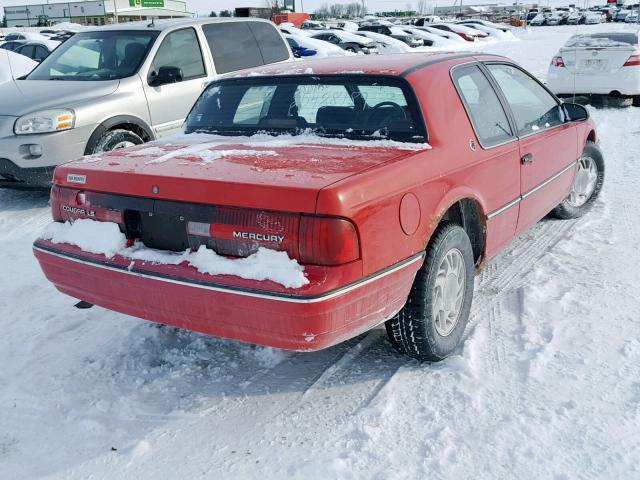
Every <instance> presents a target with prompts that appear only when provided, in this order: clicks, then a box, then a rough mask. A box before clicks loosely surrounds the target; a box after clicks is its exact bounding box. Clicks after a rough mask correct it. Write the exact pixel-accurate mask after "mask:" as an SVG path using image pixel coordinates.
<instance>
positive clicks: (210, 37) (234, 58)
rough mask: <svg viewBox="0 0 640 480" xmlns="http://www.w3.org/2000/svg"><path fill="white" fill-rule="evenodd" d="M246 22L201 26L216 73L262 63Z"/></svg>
mask: <svg viewBox="0 0 640 480" xmlns="http://www.w3.org/2000/svg"><path fill="white" fill-rule="evenodd" d="M247 23H248V22H224V23H212V24H209V25H203V26H202V30H203V31H204V35H205V37H206V38H207V43H208V44H209V48H210V49H211V55H213V63H214V64H215V66H216V71H217V72H218V73H228V72H233V71H236V70H242V69H243V68H251V67H258V66H260V65H263V64H264V62H263V61H262V55H261V54H260V49H259V48H258V44H257V43H256V39H255V37H254V36H253V34H252V33H251V30H250V29H249V25H247Z"/></svg>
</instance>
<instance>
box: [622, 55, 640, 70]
mask: <svg viewBox="0 0 640 480" xmlns="http://www.w3.org/2000/svg"><path fill="white" fill-rule="evenodd" d="M637 66H640V53H634V54H633V55H631V56H630V57H629V59H628V60H627V61H626V62H624V65H623V67H637Z"/></svg>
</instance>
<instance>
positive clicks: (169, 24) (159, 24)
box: [83, 17, 271, 32]
mask: <svg viewBox="0 0 640 480" xmlns="http://www.w3.org/2000/svg"><path fill="white" fill-rule="evenodd" d="M229 22H267V23H271V22H270V21H269V20H264V19H262V18H249V17H224V18H212V17H202V18H173V19H166V20H154V21H153V22H152V21H151V20H145V21H143V22H127V23H114V24H111V25H103V26H101V27H96V28H90V29H87V30H83V32H84V31H95V30H99V31H105V30H146V31H148V30H151V31H163V30H173V29H175V28H180V27H188V26H192V25H208V24H211V23H229Z"/></svg>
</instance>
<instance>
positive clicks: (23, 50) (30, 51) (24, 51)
mask: <svg viewBox="0 0 640 480" xmlns="http://www.w3.org/2000/svg"><path fill="white" fill-rule="evenodd" d="M34 50H35V47H34V46H33V45H25V46H24V47H20V48H17V49H16V52H18V53H19V54H20V55H24V56H25V57H29V58H31V59H33V58H34V57H35V51H34Z"/></svg>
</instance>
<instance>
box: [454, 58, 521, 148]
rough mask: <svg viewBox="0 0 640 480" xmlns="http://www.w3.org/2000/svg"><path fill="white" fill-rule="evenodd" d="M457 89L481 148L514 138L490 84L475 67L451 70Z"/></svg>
mask: <svg viewBox="0 0 640 480" xmlns="http://www.w3.org/2000/svg"><path fill="white" fill-rule="evenodd" d="M454 79H455V82H456V86H457V87H458V92H459V93H460V96H461V97H462V100H463V102H464V104H465V106H466V108H467V112H468V114H469V117H471V123H472V125H473V129H474V130H475V132H476V135H477V136H478V140H480V143H481V144H482V146H483V147H491V146H494V145H498V144H500V143H504V142H507V141H509V140H511V139H513V138H514V135H513V133H512V132H511V127H510V126H509V121H508V120H507V115H506V114H505V112H504V109H503V108H502V104H501V103H500V100H498V96H497V95H496V92H495V91H494V90H493V87H492V86H491V84H490V83H489V80H487V77H485V76H484V74H483V73H482V71H481V70H480V68H478V67H477V66H475V65H474V66H470V67H462V68H458V69H456V70H454Z"/></svg>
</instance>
